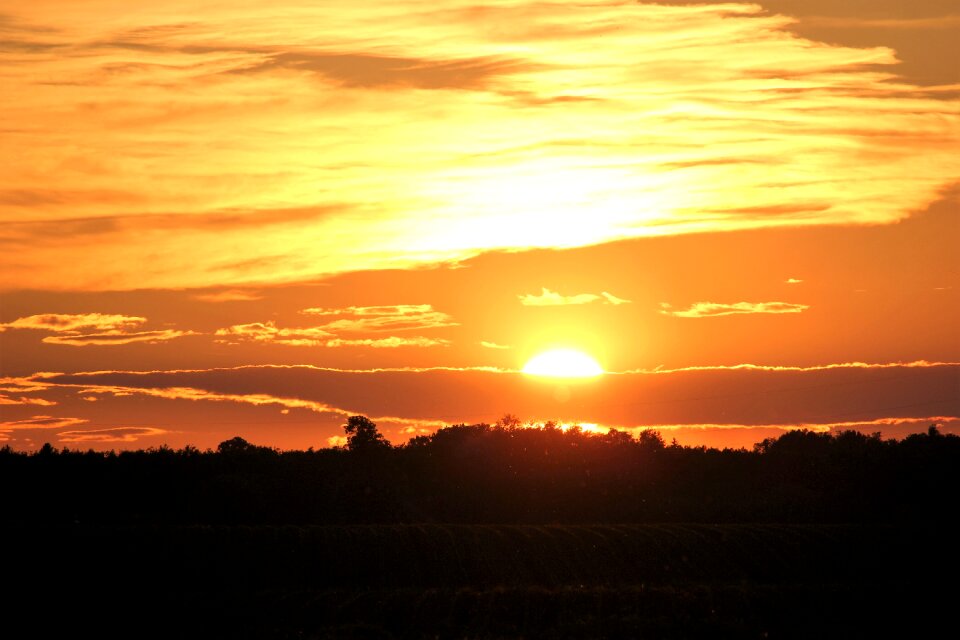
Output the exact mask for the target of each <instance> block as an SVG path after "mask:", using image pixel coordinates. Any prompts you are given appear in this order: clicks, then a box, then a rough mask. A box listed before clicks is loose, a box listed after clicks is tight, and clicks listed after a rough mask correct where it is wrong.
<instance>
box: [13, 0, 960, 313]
mask: <svg viewBox="0 0 960 640" xmlns="http://www.w3.org/2000/svg"><path fill="white" fill-rule="evenodd" d="M7 12H8V14H11V15H10V18H9V19H8V20H7V22H5V25H4V29H5V31H4V34H3V35H4V50H3V51H2V52H0V63H3V64H2V66H3V68H4V74H5V75H4V87H5V89H7V94H9V95H10V96H13V98H12V99H11V100H7V101H5V102H4V106H2V107H0V121H2V122H3V123H4V125H3V126H4V128H5V130H6V131H11V132H15V133H13V134H10V135H3V136H0V154H2V155H3V156H4V157H13V158H17V159H18V162H17V163H16V164H15V166H14V165H11V166H10V167H9V168H8V169H4V170H2V171H0V220H2V222H3V224H2V225H0V245H2V251H0V287H2V288H61V289H64V288H73V289H100V290H104V289H133V288H145V287H171V288H178V287H188V286H194V287H214V286H216V287H231V286H232V287H246V286H250V285H251V283H271V282H290V281H295V280H305V279H314V278H316V277H319V276H324V275H329V274H335V273H342V272H345V271H355V270H368V269H382V268H391V269H392V268H409V267H414V266H419V265H425V264H436V263H438V262H445V261H456V260H463V259H465V258H469V257H471V256H475V255H477V254H479V253H482V252H484V251H492V250H525V249H530V248H536V247H547V248H567V247H575V246H585V245H591V244H598V243H603V242H610V241H614V240H621V239H625V238H634V237H642V236H653V235H665V234H677V233H690V232H713V231H729V230H737V229H751V228H766V227H772V226H780V227H796V226H801V225H824V224H831V225H832V224H882V223H892V222H895V221H898V220H901V219H903V218H905V217H907V216H908V215H909V214H910V213H911V212H914V211H917V210H920V209H921V208H923V207H924V206H926V205H928V204H929V203H930V202H931V201H933V200H934V199H935V198H937V197H938V196H939V194H941V193H942V192H943V190H944V189H945V188H946V187H947V186H948V185H949V184H951V183H953V182H955V181H956V177H957V175H960V154H958V153H957V148H958V145H960V133H958V131H960V126H958V122H960V116H958V114H957V112H956V109H955V106H954V103H953V102H951V101H950V99H949V93H947V94H944V96H945V97H942V98H938V97H936V92H935V91H934V90H930V89H926V88H922V87H916V86H913V85H911V84H909V83H907V82H905V81H903V80H901V79H898V78H897V77H896V76H895V74H896V66H895V65H896V63H897V59H896V56H895V54H894V52H893V51H891V50H890V49H886V48H880V47H874V48H853V47H843V46H836V45H829V44H825V43H818V42H814V41H812V40H809V39H805V38H803V37H799V36H797V35H794V34H792V33H791V32H790V29H791V28H792V27H793V26H794V24H795V22H796V21H795V20H793V19H792V18H789V17H784V16H778V15H771V14H769V13H767V12H765V11H764V10H763V9H762V8H761V7H760V6H758V5H755V4H737V3H726V4H702V5H689V6H666V5H657V4H652V3H620V2H617V3H536V2H521V1H504V2H495V3H486V4H484V5H483V6H482V7H480V6H477V5H476V3H473V2H468V1H466V0H455V1H452V2H445V3H440V4H435V5H431V6H427V5H424V4H423V3H420V2H413V0H402V1H401V2H398V3H383V2H375V1H374V0H357V2H352V3H350V5H349V7H345V6H341V5H337V6H334V5H333V4H329V3H304V2H287V1H286V0H279V3H274V4H271V5H269V6H268V5H264V4H263V3H259V4H258V3H255V2H233V3H211V2H196V1H192V0H191V1H188V0H167V1H165V2H163V3H155V6H151V7H147V8H143V9H142V10H138V12H137V13H136V14H131V13H130V12H129V11H128V6H127V3H124V2H121V0H103V1H101V2H96V3H70V10H69V11H51V9H50V3H46V2H44V3H15V6H14V7H11V8H8V9H7ZM182 15H189V16H191V21H190V22H189V23H184V22H183V21H181V20H178V19H171V16H182ZM118 16H123V20H119V19H115V18H117V17H118ZM955 20H956V16H949V17H945V18H938V19H936V20H934V21H929V20H926V19H924V20H922V21H920V22H917V21H907V22H904V21H900V20H897V21H894V22H892V23H888V22H886V21H884V22H882V23H877V22H875V21H874V22H872V23H869V26H871V28H876V27H887V26H892V27H896V28H900V27H909V28H924V29H926V28H938V27H939V26H941V25H944V24H951V25H952V24H953V23H954V22H955ZM121 23H122V24H121ZM384 24H389V25H390V29H389V30H386V31H385V30H384V29H383V28H382V25H384ZM820 26H825V25H823V24H821V25H820ZM846 26H851V25H845V27H846ZM852 26H856V25H852ZM704 61H709V64H705V63H704ZM91 92H94V93H95V94H96V96H97V101H96V105H95V107H94V106H93V105H92V104H91V102H90V96H91ZM330 95H336V96H337V100H327V99H326V98H324V96H330ZM425 95H429V98H427V99H426V102H425ZM318 96H319V98H318ZM425 104H429V105H430V108H429V109H425V108H424V105H425ZM345 105H346V107H345ZM438 114H442V117H438ZM827 116H829V117H827ZM572 122H575V123H576V127H573V128H571V123H572ZM278 123H282V124H279V125H278ZM237 131H243V133H244V135H242V136H237V135H236V132H237ZM361 131H376V132H377V135H376V136H366V137H364V140H363V144H359V143H358V142H357V140H358V139H357V132H361ZM224 140H229V141H230V144H223V141H224ZM305 141H310V146H311V148H323V149H324V153H323V154H322V156H317V155H316V154H314V153H306V152H305V151H304V149H305V146H304V145H305ZM265 149H266V150H269V151H268V152H266V153H265V152H264V150H265ZM411 149H416V156H417V162H415V163H413V162H398V161H397V159H398V158H402V157H405V155H406V154H409V153H410V150H411ZM78 150H82V152H80V151H78ZM865 166H869V169H870V170H869V176H868V177H865V175H864V169H863V168H864V167H865ZM31 167H33V168H38V167H47V168H55V170H50V171H46V170H43V171H41V170H32V169H29V168H31ZM117 185H123V186H122V188H118V187H117ZM198 247H202V250H198ZM237 256H243V259H242V260H238V259H237ZM201 295H207V296H208V298H209V299H208V300H207V301H213V298H212V297H210V296H216V295H217V294H215V293H214V294H201ZM220 295H221V298H220V301H224V302H225V301H228V300H229V299H230V296H229V295H227V294H226V293H223V294H220ZM535 297H536V296H535ZM609 301H610V302H613V301H612V300H609Z"/></svg>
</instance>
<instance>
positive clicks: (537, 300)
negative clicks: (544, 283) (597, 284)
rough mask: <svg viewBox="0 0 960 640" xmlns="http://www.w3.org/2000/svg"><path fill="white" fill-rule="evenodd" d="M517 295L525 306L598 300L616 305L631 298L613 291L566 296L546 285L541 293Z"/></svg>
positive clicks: (625, 302)
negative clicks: (616, 294) (626, 298)
mask: <svg viewBox="0 0 960 640" xmlns="http://www.w3.org/2000/svg"><path fill="white" fill-rule="evenodd" d="M517 297H518V298H519V299H520V304H522V305H524V306H525V307H556V306H562V305H578V304H590V303H591V302H598V301H602V302H605V303H606V304H612V305H614V306H616V305H621V304H627V303H629V302H630V301H629V300H624V299H623V298H618V297H617V296H615V295H613V294H612V293H607V292H606V291H603V292H601V293H600V294H599V295H597V294H595V293H577V294H574V295H569V296H565V295H562V294H560V293H557V292H556V291H551V290H550V289H547V288H546V287H543V288H542V291H541V292H540V294H539V295H536V294H532V293H528V294H526V295H520V296H517Z"/></svg>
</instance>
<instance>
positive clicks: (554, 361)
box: [523, 349, 603, 378]
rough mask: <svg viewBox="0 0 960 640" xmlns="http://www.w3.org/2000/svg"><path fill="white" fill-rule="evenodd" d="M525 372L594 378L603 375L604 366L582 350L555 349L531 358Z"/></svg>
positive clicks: (556, 376)
mask: <svg viewBox="0 0 960 640" xmlns="http://www.w3.org/2000/svg"><path fill="white" fill-rule="evenodd" d="M523 373H526V374H528V375H534V376H549V377H551V378H592V377H593V376H599V375H601V374H602V373H603V368H602V367H601V366H600V365H599V364H598V363H597V361H596V360H594V359H593V358H591V357H590V356H588V355H587V354H585V353H582V352H580V351H575V350H573V349H553V350H551V351H545V352H543V353H541V354H539V355H536V356H534V357H532V358H530V360H529V361H528V362H527V364H526V365H524V367H523Z"/></svg>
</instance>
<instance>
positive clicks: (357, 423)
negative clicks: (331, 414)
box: [343, 416, 390, 451]
mask: <svg viewBox="0 0 960 640" xmlns="http://www.w3.org/2000/svg"><path fill="white" fill-rule="evenodd" d="M343 430H344V432H345V433H346V434H347V449H349V450H350V451H375V450H378V449H389V448H390V443H389V442H387V441H386V439H385V438H384V437H383V434H381V433H380V432H379V431H377V425H376V424H375V423H374V422H373V421H372V420H370V418H367V417H366V416H350V417H349V418H347V424H345V425H343Z"/></svg>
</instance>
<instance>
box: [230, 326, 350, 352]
mask: <svg viewBox="0 0 960 640" xmlns="http://www.w3.org/2000/svg"><path fill="white" fill-rule="evenodd" d="M214 335H216V336H219V339H218V340H217V341H218V342H223V343H226V344H237V342H240V341H251V342H264V343H271V344H282V345H286V346H291V347H318V346H323V345H324V344H325V342H324V340H325V339H326V338H330V337H332V336H333V334H332V333H330V332H329V331H325V330H324V329H322V328H320V327H301V328H294V329H280V328H278V327H277V324H276V323H275V322H274V321H272V320H271V321H269V322H251V323H248V324H235V325H233V326H230V327H227V328H225V329H217V330H216V332H215V333H214Z"/></svg>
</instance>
